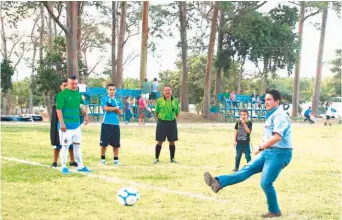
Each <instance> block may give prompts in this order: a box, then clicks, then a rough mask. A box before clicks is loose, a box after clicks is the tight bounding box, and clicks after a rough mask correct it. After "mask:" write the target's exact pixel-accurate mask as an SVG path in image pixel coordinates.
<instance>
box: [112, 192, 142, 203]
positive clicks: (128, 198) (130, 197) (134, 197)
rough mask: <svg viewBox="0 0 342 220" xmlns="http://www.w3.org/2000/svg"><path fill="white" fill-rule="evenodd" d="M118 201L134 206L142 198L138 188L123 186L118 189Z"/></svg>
mask: <svg viewBox="0 0 342 220" xmlns="http://www.w3.org/2000/svg"><path fill="white" fill-rule="evenodd" d="M116 197H117V200H118V203H119V204H121V205H124V206H132V205H134V204H135V203H137V201H138V200H139V198H140V195H139V192H138V190H137V189H136V188H133V187H123V188H121V189H119V190H118V193H117V196H116Z"/></svg>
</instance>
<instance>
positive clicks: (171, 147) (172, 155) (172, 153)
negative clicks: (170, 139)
mask: <svg viewBox="0 0 342 220" xmlns="http://www.w3.org/2000/svg"><path fill="white" fill-rule="evenodd" d="M169 149H170V158H171V160H173V159H175V153H176V146H175V145H170V146H169Z"/></svg>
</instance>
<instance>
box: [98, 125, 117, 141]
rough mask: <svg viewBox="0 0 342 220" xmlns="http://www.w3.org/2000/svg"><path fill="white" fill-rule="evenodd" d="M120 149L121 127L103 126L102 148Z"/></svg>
mask: <svg viewBox="0 0 342 220" xmlns="http://www.w3.org/2000/svg"><path fill="white" fill-rule="evenodd" d="M108 145H111V146H112V147H120V127H119V125H110V124H102V125H101V139H100V146H101V147H107V146H108Z"/></svg>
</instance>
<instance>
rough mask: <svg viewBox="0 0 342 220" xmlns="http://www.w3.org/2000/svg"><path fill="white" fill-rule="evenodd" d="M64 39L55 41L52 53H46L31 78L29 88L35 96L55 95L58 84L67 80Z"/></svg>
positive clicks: (57, 90) (60, 38)
mask: <svg viewBox="0 0 342 220" xmlns="http://www.w3.org/2000/svg"><path fill="white" fill-rule="evenodd" d="M65 51H66V45H65V38H62V37H59V38H57V39H56V40H55V42H54V46H53V51H52V52H51V53H49V52H47V54H46V56H45V58H44V59H43V60H42V62H41V63H40V64H39V67H38V69H37V73H36V74H34V75H33V76H32V84H31V88H32V90H33V92H34V93H35V94H39V95H48V94H51V95H55V94H57V93H58V92H59V84H60V82H61V81H62V80H63V79H66V78H67V74H66V73H67V61H66V54H65Z"/></svg>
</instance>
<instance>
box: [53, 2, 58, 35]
mask: <svg viewBox="0 0 342 220" xmlns="http://www.w3.org/2000/svg"><path fill="white" fill-rule="evenodd" d="M52 8H53V5H52ZM53 29H54V34H55V40H56V39H57V37H58V33H57V23H56V22H53Z"/></svg>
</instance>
